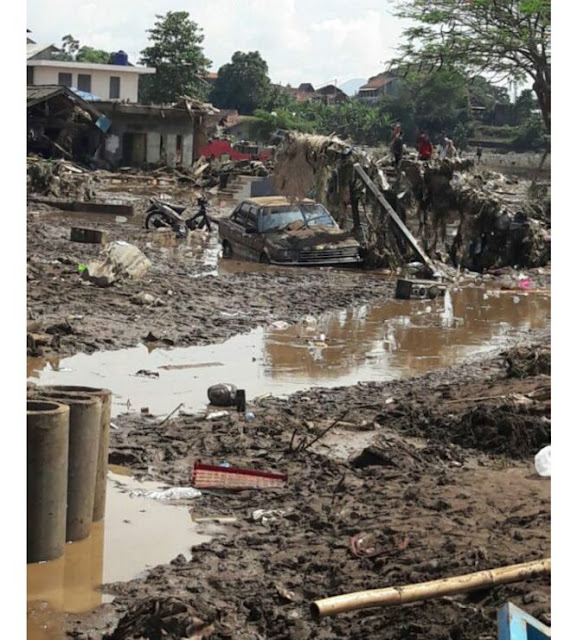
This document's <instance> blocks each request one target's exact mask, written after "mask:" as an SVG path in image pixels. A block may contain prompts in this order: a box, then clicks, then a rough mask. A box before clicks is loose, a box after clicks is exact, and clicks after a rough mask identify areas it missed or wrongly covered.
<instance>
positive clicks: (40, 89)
mask: <svg viewBox="0 0 571 640" xmlns="http://www.w3.org/2000/svg"><path fill="white" fill-rule="evenodd" d="M63 89H65V87H62V86H60V85H57V84H46V85H39V86H33V87H30V86H29V87H28V88H27V96H26V97H27V102H28V104H29V103H30V102H39V101H41V100H46V99H47V98H51V97H52V96H55V95H56V94H58V93H63V91H62V90H63Z"/></svg>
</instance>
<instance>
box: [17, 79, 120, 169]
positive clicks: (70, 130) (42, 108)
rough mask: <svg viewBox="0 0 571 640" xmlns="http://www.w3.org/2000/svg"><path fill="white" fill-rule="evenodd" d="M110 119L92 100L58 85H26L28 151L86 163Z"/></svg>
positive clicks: (90, 158)
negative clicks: (87, 100) (86, 99)
mask: <svg viewBox="0 0 571 640" xmlns="http://www.w3.org/2000/svg"><path fill="white" fill-rule="evenodd" d="M109 126H110V122H109V120H108V118H107V117H106V116H105V115H104V114H103V113H102V112H101V111H99V110H98V109H96V108H95V107H94V105H93V103H90V102H86V101H85V100H83V99H82V98H80V97H79V96H78V95H77V94H76V93H75V92H74V91H72V90H71V89H68V88H67V87H63V86H58V85H44V86H37V87H33V86H29V87H28V88H27V142H28V153H37V154H38V155H42V156H45V157H50V156H55V157H65V158H74V159H77V160H82V161H84V162H86V163H89V162H90V161H92V160H93V158H94V156H95V155H96V153H97V150H98V149H99V148H100V147H101V145H102V142H103V139H104V135H105V132H106V131H108V129H109Z"/></svg>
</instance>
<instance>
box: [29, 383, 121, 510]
mask: <svg viewBox="0 0 571 640" xmlns="http://www.w3.org/2000/svg"><path fill="white" fill-rule="evenodd" d="M36 389H37V392H38V393H39V392H41V391H42V390H46V391H48V390H49V391H63V392H64V393H66V394H79V395H84V396H85V395H89V396H97V397H98V398H100V399H101V432H100V434H99V453H98V457H97V477H96V481H95V500H94V502H93V522H99V520H102V519H103V517H104V516H105V494H106V489H107V459H108V457H109V423H110V422H111V391H109V389H97V388H95V387H76V386H69V387H68V386H64V385H55V386H49V387H37V388H36Z"/></svg>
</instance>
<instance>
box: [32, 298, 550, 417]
mask: <svg viewBox="0 0 571 640" xmlns="http://www.w3.org/2000/svg"><path fill="white" fill-rule="evenodd" d="M550 300H551V299H550V295H549V294H548V293H524V292H522V293H507V294H506V293H504V292H502V293H500V292H498V291H487V290H486V289H483V288H475V287H472V288H465V289H460V290H457V291H454V292H452V293H451V294H450V295H447V296H446V297H444V298H438V299H436V300H430V301H420V300H419V301H409V300H391V301H388V302H387V303H385V304H384V305H381V306H367V305H365V306H362V307H358V308H353V309H347V310H344V311H342V312H338V313H331V314H327V315H325V316H323V317H321V318H319V319H311V318H307V319H306V321H304V322H300V323H298V324H296V325H293V326H290V325H288V324H287V323H279V322H278V323H274V326H273V327H272V326H270V327H267V328H262V327H259V328H257V329H254V330H252V331H251V332H250V333H248V334H245V335H238V336H234V337H233V338H231V339H229V340H227V341H226V342H224V343H221V344H215V345H208V346H199V347H189V348H176V349H153V350H152V351H151V352H149V350H148V349H147V348H146V347H145V346H142V345H141V346H139V347H136V348H132V349H124V350H121V351H107V352H99V353H95V354H93V355H86V354H79V355H76V356H73V357H71V358H64V359H62V360H59V361H58V360H51V361H49V362H48V361H43V360H33V361H29V362H28V376H29V377H30V379H31V380H32V381H33V382H36V383H38V384H60V385H61V384H70V385H86V386H96V387H107V388H110V389H112V390H113V394H114V398H113V403H114V404H113V414H114V415H117V414H119V413H123V412H125V411H140V409H141V408H143V407H148V408H149V411H150V413H151V414H155V415H161V414H162V415H165V414H167V413H170V412H171V411H172V410H173V409H175V408H176V407H177V406H178V405H179V404H183V405H184V408H185V409H187V410H190V411H200V410H203V409H204V408H205V407H206V404H207V402H208V400H207V395H206V390H207V388H208V387H209V386H210V385H212V384H216V383H218V382H233V383H235V384H236V385H238V386H239V388H244V389H245V390H246V395H247V399H253V398H254V397H257V396H261V395H265V394H273V395H285V394H289V393H292V392H295V391H299V390H302V389H304V388H309V387H311V386H324V387H333V386H345V385H352V384H355V383H357V382H359V381H383V380H393V379H396V378H402V377H407V376H412V375H416V374H422V373H425V372H427V371H430V370H434V369H437V368H441V367H446V366H450V365H452V364H457V363H458V362H460V361H461V360H462V359H465V358H467V357H469V356H472V355H475V354H479V353H484V352H486V351H489V350H491V349H494V348H496V347H498V346H501V345H502V344H504V343H505V342H506V340H507V339H510V338H518V337H524V336H525V332H526V331H528V330H530V329H542V328H546V327H549V325H550V314H551V312H550ZM141 370H143V371H146V372H151V374H152V377H151V376H149V375H145V374H139V375H136V374H137V372H139V371H141Z"/></svg>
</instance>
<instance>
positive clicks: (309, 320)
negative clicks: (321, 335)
mask: <svg viewBox="0 0 571 640" xmlns="http://www.w3.org/2000/svg"><path fill="white" fill-rule="evenodd" d="M300 322H301V324H317V318H315V317H313V316H310V315H307V316H303V318H302V319H301V320H300Z"/></svg>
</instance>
